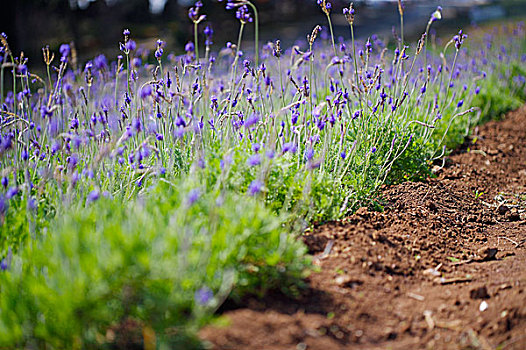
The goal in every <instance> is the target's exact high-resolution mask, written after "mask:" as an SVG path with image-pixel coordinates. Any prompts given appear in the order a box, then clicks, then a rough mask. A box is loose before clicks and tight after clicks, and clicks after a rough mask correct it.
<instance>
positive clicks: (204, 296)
mask: <svg viewBox="0 0 526 350" xmlns="http://www.w3.org/2000/svg"><path fill="white" fill-rule="evenodd" d="M213 298H214V292H212V290H211V289H210V288H208V287H202V288H200V289H198V290H197V291H196V292H195V295H194V299H195V301H196V302H197V303H198V304H199V305H201V306H205V305H208V303H210V301H211V300H212V299H213Z"/></svg>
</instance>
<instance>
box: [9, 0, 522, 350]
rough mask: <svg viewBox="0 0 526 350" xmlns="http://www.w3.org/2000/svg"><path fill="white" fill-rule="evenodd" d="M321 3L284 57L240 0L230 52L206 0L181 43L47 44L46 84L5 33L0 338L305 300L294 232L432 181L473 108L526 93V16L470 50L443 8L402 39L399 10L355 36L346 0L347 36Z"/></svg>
mask: <svg viewBox="0 0 526 350" xmlns="http://www.w3.org/2000/svg"><path fill="white" fill-rule="evenodd" d="M318 3H319V4H320V6H321V8H322V11H323V13H324V14H325V15H326V18H327V20H328V27H327V28H325V29H322V27H320V26H317V27H316V28H314V29H313V31H312V33H310V34H309V35H308V36H307V41H300V42H298V43H297V45H295V46H294V47H292V48H290V49H288V50H285V51H284V50H282V48H281V47H280V43H279V41H278V42H276V43H269V44H267V45H264V46H262V47H261V48H260V47H259V43H258V40H257V37H256V40H255V43H256V49H255V50H254V58H253V59H252V60H251V59H249V58H248V56H247V55H246V54H244V53H243V51H242V48H243V46H242V45H243V42H242V39H243V31H244V28H245V27H246V26H247V25H252V24H251V23H252V22H253V20H252V18H253V17H252V16H254V15H255V16H256V17H255V19H256V21H255V25H256V28H257V10H256V8H255V7H254V5H253V4H252V3H250V2H249V1H246V0H235V1H234V0H232V1H228V2H227V8H230V9H232V8H233V9H236V11H237V12H236V17H237V18H238V19H239V22H240V31H239V37H238V40H237V42H236V43H235V44H234V43H227V44H226V46H225V48H224V49H223V50H222V51H221V52H220V53H219V54H218V55H216V54H214V53H212V52H211V51H210V45H211V42H212V40H213V30H212V29H211V27H210V26H206V28H204V29H203V28H201V26H202V23H203V21H205V20H206V16H204V15H203V14H201V13H200V10H201V3H200V2H199V1H198V2H197V3H196V5H195V7H193V8H191V9H190V11H189V17H190V20H191V21H193V23H194V28H195V39H194V41H193V42H189V43H188V44H187V45H186V47H185V50H186V54H184V55H182V56H175V55H173V54H170V55H166V54H165V52H164V51H165V49H166V48H165V43H164V42H163V41H161V40H159V41H157V48H156V50H155V52H154V53H152V54H150V52H148V51H147V50H145V49H143V48H140V47H139V48H138V47H137V45H136V43H135V42H134V40H133V37H132V35H131V33H130V31H129V30H125V31H124V32H123V41H122V43H121V44H120V47H121V51H122V55H120V56H119V57H118V58H117V59H116V60H115V61H113V62H108V60H107V59H106V57H104V56H102V55H101V56H98V57H96V58H95V59H93V60H92V61H90V62H88V63H87V64H85V65H84V66H83V68H82V69H80V68H79V63H78V62H77V58H76V52H75V50H74V49H73V48H72V47H70V46H69V45H63V46H61V47H60V50H59V53H57V57H55V55H54V53H52V52H51V51H50V50H49V49H48V48H45V49H44V50H43V53H44V61H45V64H46V67H47V76H44V77H40V76H38V75H36V74H32V72H31V71H30V69H29V68H28V67H29V66H28V61H27V58H25V57H24V56H23V54H20V55H18V57H15V56H16V55H15V54H14V53H13V52H11V51H10V49H9V45H8V40H7V37H6V36H5V34H3V35H2V38H1V39H2V55H3V61H2V67H1V94H0V95H1V99H2V100H1V105H2V110H1V120H0V125H1V128H2V129H1V132H0V137H1V139H0V161H1V166H0V175H1V183H2V190H1V193H0V225H1V226H0V227H1V229H2V235H1V236H0V257H2V261H1V268H2V271H4V272H3V273H1V274H0V282H1V283H0V335H1V336H0V339H2V341H4V342H5V344H7V345H13V344H17V345H20V346H40V345H42V344H48V345H52V346H56V347H69V346H70V345H71V344H79V345H80V347H84V346H88V347H90V346H93V347H100V346H102V345H103V344H111V343H115V342H117V341H118V338H119V334H120V333H119V332H120V328H122V327H124V326H123V323H126V322H134V325H135V328H137V329H139V330H141V332H142V334H150V335H151V334H153V335H154V336H153V338H154V339H157V340H156V341H158V342H159V343H163V342H164V343H166V344H175V343H177V342H179V341H191V340H188V339H190V338H191V337H190V338H187V337H183V335H184V334H186V332H187V331H190V333H191V331H192V330H195V328H196V327H199V326H200V325H202V324H203V323H204V322H206V321H207V320H208V319H209V318H210V316H211V314H213V312H214V310H215V309H216V308H217V307H219V306H220V305H221V303H222V302H223V301H224V300H225V298H227V297H231V298H235V297H237V296H240V295H242V294H243V293H247V292H248V293H264V292H265V290H268V289H269V288H281V289H282V290H286V291H287V292H289V293H294V292H295V291H296V290H297V288H298V286H300V285H301V279H302V277H303V276H304V271H305V269H306V268H307V267H308V259H306V258H305V255H304V253H305V252H304V248H303V247H302V246H301V244H300V243H299V242H297V241H296V240H295V239H294V238H293V235H291V234H287V232H293V233H294V232H301V231H302V230H303V229H304V228H305V227H306V225H308V224H309V223H312V222H313V221H322V220H327V219H337V218H340V217H342V216H344V215H347V214H348V213H349V212H352V211H353V210H355V209H356V208H358V207H360V206H363V205H370V204H371V203H372V202H373V201H374V200H375V198H376V194H377V191H378V189H379V187H380V186H381V185H382V184H384V183H386V182H397V181H403V180H406V179H411V178H418V177H423V176H426V175H428V174H429V170H428V169H429V165H430V164H431V163H432V162H433V161H435V160H436V159H439V158H440V157H441V156H442V155H444V153H445V152H446V149H445V146H446V145H447V146H453V145H455V144H457V143H458V142H461V141H462V139H463V137H464V136H465V135H466V133H467V132H468V131H469V129H470V127H471V126H473V125H474V124H475V123H477V122H478V120H479V119H480V117H481V116H483V117H486V116H489V115H492V114H498V113H501V112H502V111H504V110H505V109H506V108H513V107H515V106H516V105H517V104H519V103H521V101H524V100H525V99H526V91H525V75H526V69H525V60H526V57H525V55H524V53H523V52H525V42H524V36H525V34H524V26H523V25H522V24H518V25H516V26H511V25H510V26H508V27H504V28H502V29H500V30H499V29H497V30H494V31H493V32H486V33H482V32H477V31H474V35H472V37H471V38H469V40H470V41H471V42H470V44H469V47H466V43H465V41H466V40H468V39H466V35H465V34H463V33H462V31H460V32H459V33H458V34H457V35H455V36H454V37H453V38H452V39H451V40H449V41H446V42H441V41H440V40H439V39H437V38H435V37H434V36H431V35H429V32H430V28H431V26H432V24H433V22H434V21H436V20H439V19H440V17H441V13H440V9H437V11H435V12H434V13H433V14H431V17H430V19H429V21H428V22H427V26H426V27H425V30H424V33H423V35H422V37H421V39H420V40H419V41H418V42H417V43H416V44H415V45H409V46H406V44H407V43H406V42H405V41H404V37H403V7H402V6H400V7H399V13H400V16H401V26H402V27H401V28H402V31H401V36H400V37H396V36H395V38H394V42H391V43H389V42H388V41H387V40H382V39H381V38H379V37H377V36H374V35H373V36H371V37H370V38H369V39H368V40H367V41H365V42H359V41H355V40H354V36H353V30H354V27H353V25H354V16H355V12H354V9H353V8H352V5H351V6H350V7H349V8H346V9H345V10H344V12H343V15H344V16H345V18H346V19H347V21H348V23H349V27H350V30H351V38H350V39H351V40H350V41H346V40H344V39H343V38H334V37H333V36H332V29H331V28H332V27H331V15H332V14H331V6H330V3H329V2H326V1H323V0H320V1H318ZM201 30H203V32H202V33H201ZM321 31H326V32H327V33H328V34H329V33H330V35H327V37H328V38H329V40H330V41H329V42H327V41H324V40H323V38H322V35H320V32H321ZM256 36H257V30H256ZM203 42H204V49H205V50H204V52H202V51H201V53H202V55H200V50H199V49H200V48H201V49H202V48H203ZM247 49H250V48H247ZM259 49H261V52H260V50H259ZM6 74H7V75H9V74H11V76H12V79H11V81H10V83H12V86H9V87H7V86H4V82H5V81H7V79H5V78H6V77H5V76H4V75H6ZM4 96H5V97H4ZM20 291H22V292H20ZM139 338H141V339H143V340H142V341H146V340H144V339H150V338H148V337H147V336H143V337H139ZM182 339H184V340H182ZM2 341H0V344H2ZM173 342H175V343H173ZM2 345H3V344H2Z"/></svg>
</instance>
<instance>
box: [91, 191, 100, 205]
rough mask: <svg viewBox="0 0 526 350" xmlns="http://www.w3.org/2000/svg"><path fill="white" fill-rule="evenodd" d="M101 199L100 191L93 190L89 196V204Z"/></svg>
mask: <svg viewBox="0 0 526 350" xmlns="http://www.w3.org/2000/svg"><path fill="white" fill-rule="evenodd" d="M99 198H100V192H99V191H98V190H93V191H91V192H90V193H89V194H88V202H95V201H96V200H98V199H99Z"/></svg>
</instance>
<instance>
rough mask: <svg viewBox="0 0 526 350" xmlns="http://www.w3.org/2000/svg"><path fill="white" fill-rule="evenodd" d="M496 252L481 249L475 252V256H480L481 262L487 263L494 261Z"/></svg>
mask: <svg viewBox="0 0 526 350" xmlns="http://www.w3.org/2000/svg"><path fill="white" fill-rule="evenodd" d="M498 251H499V250H498V249H497V248H490V247H482V248H480V249H479V250H477V255H478V256H480V258H481V260H482V261H488V260H493V259H495V256H496V255H497V253H498Z"/></svg>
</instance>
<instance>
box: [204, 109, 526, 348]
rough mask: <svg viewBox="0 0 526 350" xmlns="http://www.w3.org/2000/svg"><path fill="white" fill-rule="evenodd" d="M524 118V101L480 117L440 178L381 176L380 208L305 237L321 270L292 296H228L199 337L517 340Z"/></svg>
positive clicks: (274, 342)
mask: <svg viewBox="0 0 526 350" xmlns="http://www.w3.org/2000/svg"><path fill="white" fill-rule="evenodd" d="M525 130H526V107H522V108H521V109H519V110H517V111H514V112H511V113H509V114H508V115H507V117H506V118H505V119H504V120H502V121H492V122H489V123H487V124H485V125H484V126H481V127H480V128H478V129H476V130H475V133H474V134H473V136H472V137H471V138H469V139H467V140H466V143H465V144H464V145H463V146H462V147H461V148H460V149H459V150H458V151H457V152H454V154H453V155H451V156H450V157H449V158H447V160H446V163H445V167H444V168H439V167H438V166H437V167H435V169H434V170H435V171H436V174H437V177H436V178H432V179H428V180H427V181H425V182H407V183H403V184H400V185H395V186H390V187H385V188H384V189H383V192H382V193H383V199H384V201H385V211H384V212H382V213H379V212H371V211H368V210H366V209H365V208H363V209H360V210H358V212H357V213H355V214H354V215H352V216H350V217H348V218H346V219H344V220H343V221H341V222H333V223H329V224H326V225H322V226H319V227H316V228H314V229H313V230H312V231H311V232H308V233H307V234H306V235H305V236H304V238H303V239H304V241H305V243H306V244H307V246H308V247H309V250H310V252H311V253H312V254H313V256H314V260H315V263H316V264H317V265H318V266H319V267H320V271H319V272H315V273H313V274H312V275H311V276H310V277H309V279H308V284H309V288H308V289H307V290H306V291H305V292H304V293H302V294H301V296H300V297H299V298H298V299H297V300H294V299H291V298H287V297H283V296H281V295H276V294H275V295H269V296H268V297H266V298H265V299H263V300H260V299H255V298H254V299H252V298H248V299H245V300H243V302H242V304H241V305H242V306H240V305H237V306H235V305H228V306H227V307H226V308H225V312H224V313H223V320H224V319H226V320H228V322H227V324H229V325H228V326H227V327H218V326H215V327H208V328H205V329H203V330H202V331H201V333H200V335H201V337H202V338H203V339H206V340H207V341H209V342H210V343H211V344H213V346H212V348H215V349H262V348H264V349H343V348H346V349H347V348H367V349H371V348H379V349H380V348H381V349H385V348H392V349H406V348H414V349H417V348H418V349H424V348H426V347H427V348H432V349H442V348H444V349H450V348H462V349H464V348H465V349H467V348H469V349H494V348H499V349H524V347H525V346H526V331H525V330H526V290H525V285H526V270H525V269H524V267H525V266H526V242H525V239H526V220H525V213H524V207H525V201H526V163H525V162H524V160H525V159H526V132H525ZM495 250H496V254H495ZM228 308H230V310H228V311H226V309H228ZM484 309H485V310H484ZM481 310H484V311H481Z"/></svg>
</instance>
